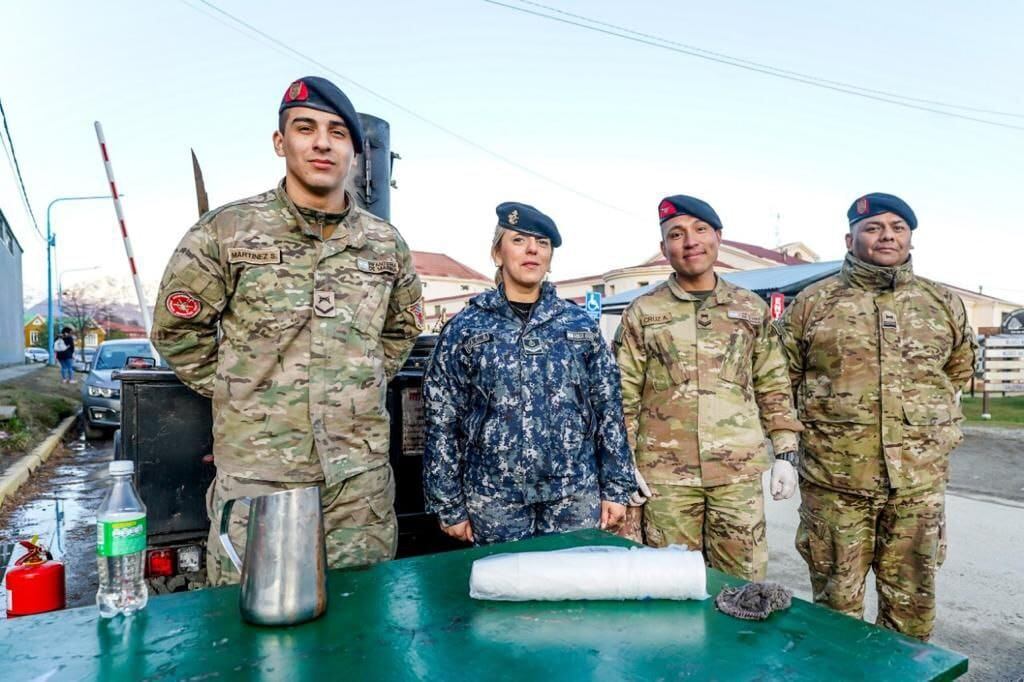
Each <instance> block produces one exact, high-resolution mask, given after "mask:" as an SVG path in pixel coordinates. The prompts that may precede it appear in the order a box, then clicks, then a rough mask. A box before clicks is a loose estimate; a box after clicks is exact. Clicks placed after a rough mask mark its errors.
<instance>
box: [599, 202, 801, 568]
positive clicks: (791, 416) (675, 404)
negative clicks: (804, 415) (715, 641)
mask: <svg viewBox="0 0 1024 682" xmlns="http://www.w3.org/2000/svg"><path fill="white" fill-rule="evenodd" d="M658 218H659V221H660V222H661V237H662V240H661V252H662V254H663V255H664V256H665V258H667V259H668V262H669V263H670V264H671V265H672V269H673V270H674V271H675V272H674V273H673V275H672V276H671V277H670V278H669V279H668V281H666V282H664V283H663V284H661V285H660V286H657V287H655V288H654V289H652V290H651V291H649V292H647V293H645V294H644V295H642V296H639V297H637V298H636V300H634V301H633V303H632V304H630V306H629V308H627V309H626V312H625V313H624V314H623V316H622V325H621V326H620V327H619V330H618V332H617V333H616V335H615V349H616V353H617V356H618V363H619V369H620V371H621V373H622V405H623V412H624V414H625V419H626V429H627V433H628V434H629V441H630V445H631V446H632V447H633V449H634V453H635V456H636V466H637V470H638V477H637V480H638V483H640V486H639V487H640V489H641V491H642V492H643V493H644V495H643V496H642V497H639V498H637V499H635V500H633V503H634V505H635V506H633V507H631V509H630V510H629V512H627V523H626V528H624V530H623V533H622V534H624V535H626V536H627V537H630V536H632V539H636V540H638V539H640V537H639V536H640V533H639V530H640V526H641V523H640V520H641V519H642V529H643V535H644V536H646V542H647V543H648V544H650V545H653V546H655V547H664V546H666V545H673V544H682V545H687V546H689V547H690V549H699V550H702V551H703V552H704V555H705V556H706V557H707V560H708V563H710V564H711V566H713V567H715V568H717V569H719V570H721V571H724V572H726V573H729V574H730V575H734V576H738V577H740V578H745V579H747V580H761V579H763V578H764V576H765V571H766V568H767V565H768V546H767V541H766V538H765V532H764V528H765V516H764V492H763V490H762V484H761V474H762V473H763V472H765V471H767V470H768V469H771V471H772V474H771V493H772V495H773V497H774V498H775V499H776V500H779V499H784V498H787V497H789V496H791V495H792V494H793V493H794V492H795V490H796V484H797V480H796V471H795V470H794V468H793V464H794V463H795V459H796V458H795V451H796V447H797V437H796V432H798V431H799V430H800V428H801V426H800V423H799V422H798V421H797V420H796V414H795V411H794V409H793V405H792V399H791V396H790V391H789V377H788V376H787V375H786V363H785V360H784V358H783V355H782V351H781V348H780V347H779V344H778V337H777V335H776V334H775V333H774V331H773V330H772V327H771V320H770V318H769V315H768V308H767V306H766V305H765V302H764V301H763V300H761V299H760V298H759V297H758V296H757V295H755V294H754V293H753V292H750V291H747V290H746V289H742V288H740V287H737V286H734V285H732V284H729V283H728V282H726V281H725V280H723V279H722V278H720V277H718V276H717V275H716V274H715V269H714V268H715V262H716V261H717V260H718V248H719V245H720V244H721V241H722V236H721V233H722V221H721V219H720V218H719V217H718V213H716V212H715V210H714V209H713V208H711V206H710V205H709V204H708V203H707V202H705V201H702V200H700V199H698V198H696V197H692V196H687V195H684V194H679V195H675V196H671V197H666V198H665V199H663V200H662V201H661V203H660V204H659V205H658ZM766 436H768V437H770V438H771V440H772V444H773V446H774V452H775V458H774V459H773V458H772V457H771V456H770V455H769V453H768V450H767V449H766V447H765V437H766ZM645 481H646V484H649V487H648V485H645V484H644V482H645ZM645 489H646V490H645ZM643 497H647V498H649V499H647V500H646V501H645V500H644V499H643ZM641 506H642V512H640V513H638V510H639V508H640V507H641Z"/></svg>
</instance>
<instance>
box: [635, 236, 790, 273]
mask: <svg viewBox="0 0 1024 682" xmlns="http://www.w3.org/2000/svg"><path fill="white" fill-rule="evenodd" d="M722 243H723V244H725V245H726V246H731V247H732V248H734V249H737V250H738V251H745V252H747V253H749V254H750V255H751V256H755V257H757V258H763V259H764V260H770V261H774V262H775V263H781V264H783V265H798V264H800V263H806V262H808V261H805V260H804V259H803V258H800V257H799V256H790V255H783V254H781V253H779V252H778V251H775V250H774V249H768V248H765V247H763V246H758V245H756V244H747V243H746V242H736V241H733V240H731V239H723V240H722ZM656 264H657V265H660V264H668V260H666V259H665V257H664V256H662V255H661V254H660V253H658V254H655V255H654V257H652V258H651V259H650V260H649V261H647V262H646V263H644V265H656ZM715 265H718V263H716V264H715ZM723 265H724V264H723ZM725 267H732V266H731V265H725Z"/></svg>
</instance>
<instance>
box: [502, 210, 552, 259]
mask: <svg viewBox="0 0 1024 682" xmlns="http://www.w3.org/2000/svg"><path fill="white" fill-rule="evenodd" d="M495 212H496V213H497V214H498V225H501V226H502V227H504V228H507V229H509V230H515V231H516V232H522V233H524V234H532V235H533V236H535V237H547V238H548V239H550V240H551V246H552V247H556V248H557V247H559V246H561V245H562V236H561V235H560V234H558V228H557V227H555V221H554V220H552V219H551V218H549V217H547V216H546V215H544V214H543V213H541V212H540V211H538V210H537V209H535V208H534V207H533V206H530V205H529V204H520V203H519V202H518V201H506V202H505V203H503V204H498V208H496V209H495Z"/></svg>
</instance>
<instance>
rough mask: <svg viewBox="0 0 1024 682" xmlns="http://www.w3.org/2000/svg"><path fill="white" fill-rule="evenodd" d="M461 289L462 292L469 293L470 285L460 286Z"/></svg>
mask: <svg viewBox="0 0 1024 682" xmlns="http://www.w3.org/2000/svg"><path fill="white" fill-rule="evenodd" d="M459 289H461V290H462V291H469V285H468V284H460V285H459Z"/></svg>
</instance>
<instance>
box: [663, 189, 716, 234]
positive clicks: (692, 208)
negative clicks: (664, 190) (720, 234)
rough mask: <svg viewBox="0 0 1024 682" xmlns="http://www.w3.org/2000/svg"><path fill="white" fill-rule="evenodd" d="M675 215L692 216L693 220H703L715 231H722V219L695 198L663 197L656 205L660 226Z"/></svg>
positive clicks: (707, 205)
mask: <svg viewBox="0 0 1024 682" xmlns="http://www.w3.org/2000/svg"><path fill="white" fill-rule="evenodd" d="M677 215H692V216H693V217H694V218H699V219H700V220H703V221H704V222H706V223H707V224H708V225H710V226H711V227H713V228H715V229H716V230H721V229H722V219H721V218H719V217H718V214H717V213H715V209H713V208H711V204H709V203H708V202H706V201H701V200H700V199H698V198H697V197H691V196H687V195H685V194H676V195H675V196H671V197H665V198H664V199H662V200H661V203H660V204H658V218H659V220H660V222H661V223H662V224H664V222H665V221H666V220H670V219H672V218H674V217H676V216H677Z"/></svg>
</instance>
